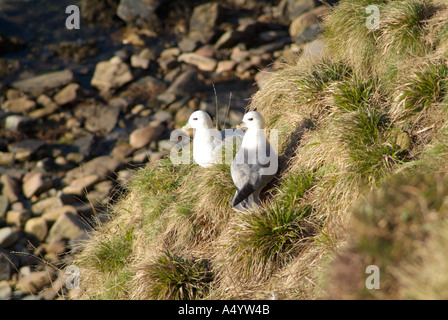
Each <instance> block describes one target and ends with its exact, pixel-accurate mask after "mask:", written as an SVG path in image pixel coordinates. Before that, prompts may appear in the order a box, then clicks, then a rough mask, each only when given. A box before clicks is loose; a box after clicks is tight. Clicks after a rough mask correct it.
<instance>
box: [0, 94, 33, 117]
mask: <svg viewBox="0 0 448 320" xmlns="http://www.w3.org/2000/svg"><path fill="white" fill-rule="evenodd" d="M35 107H36V103H35V102H34V101H33V100H29V99H28V98H27V97H20V98H17V99H13V100H7V101H6V102H5V103H3V104H2V109H3V110H7V111H10V112H14V113H23V114H25V113H27V112H29V111H30V110H32V109H34V108H35Z"/></svg>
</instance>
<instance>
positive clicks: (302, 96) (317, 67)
mask: <svg viewBox="0 0 448 320" xmlns="http://www.w3.org/2000/svg"><path fill="white" fill-rule="evenodd" d="M351 74H352V70H351V68H350V67H349V66H347V64H345V63H343V62H341V61H331V60H329V59H325V58H324V59H323V60H322V61H319V62H318V63H315V64H314V65H313V67H312V68H310V69H309V70H307V73H304V74H303V77H302V78H300V79H298V80H297V85H298V86H297V101H298V102H299V103H305V104H307V105H310V106H316V105H317V106H319V105H322V107H325V104H326V99H325V97H326V96H327V95H328V91H329V90H330V88H331V86H332V85H334V84H335V83H338V82H341V81H344V80H345V79H347V78H348V77H349V76H350V75H351Z"/></svg>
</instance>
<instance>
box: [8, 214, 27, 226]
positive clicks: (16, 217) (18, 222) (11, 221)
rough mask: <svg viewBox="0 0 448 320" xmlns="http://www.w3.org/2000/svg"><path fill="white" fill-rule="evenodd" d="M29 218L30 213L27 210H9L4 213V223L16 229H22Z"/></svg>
mask: <svg viewBox="0 0 448 320" xmlns="http://www.w3.org/2000/svg"><path fill="white" fill-rule="evenodd" d="M29 218H31V212H30V211H28V210H10V211H8V212H7V213H6V223H7V224H8V225H11V226H16V227H18V228H23V226H24V225H25V223H26V222H27V221H28V219H29Z"/></svg>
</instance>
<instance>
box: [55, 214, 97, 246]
mask: <svg viewBox="0 0 448 320" xmlns="http://www.w3.org/2000/svg"><path fill="white" fill-rule="evenodd" d="M88 230H90V227H89V226H88V225H87V223H86V222H85V221H83V220H82V219H81V218H80V217H79V216H78V215H76V214H73V213H72V212H69V211H65V212H64V213H62V214H61V215H60V216H59V218H58V219H57V220H56V221H55V223H54V224H53V226H52V227H51V228H50V231H49V233H48V236H47V241H48V242H55V241H62V240H65V239H68V240H72V239H75V238H76V237H78V236H80V235H82V234H84V233H85V232H86V231H88Z"/></svg>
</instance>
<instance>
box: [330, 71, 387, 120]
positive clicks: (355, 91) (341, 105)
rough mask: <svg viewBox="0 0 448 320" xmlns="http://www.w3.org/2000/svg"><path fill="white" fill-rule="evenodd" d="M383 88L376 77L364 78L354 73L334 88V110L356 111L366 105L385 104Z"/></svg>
mask: <svg viewBox="0 0 448 320" xmlns="http://www.w3.org/2000/svg"><path fill="white" fill-rule="evenodd" d="M382 95H384V93H382V88H381V87H380V84H379V81H378V80H376V79H371V78H368V79H363V78H361V77H359V76H356V75H354V76H353V77H352V78H350V79H346V80H345V81H341V82H339V83H337V84H336V85H335V86H334V89H333V90H332V100H333V101H332V103H331V105H332V107H333V112H344V111H355V110H358V109H360V108H365V107H372V106H373V107H375V106H376V107H378V106H380V105H382V104H383V102H384V98H383V97H382Z"/></svg>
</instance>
